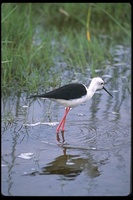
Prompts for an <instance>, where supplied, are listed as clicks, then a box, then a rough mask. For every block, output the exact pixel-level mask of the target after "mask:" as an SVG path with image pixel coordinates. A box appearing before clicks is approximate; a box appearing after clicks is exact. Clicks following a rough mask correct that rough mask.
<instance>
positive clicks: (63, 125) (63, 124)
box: [61, 107, 70, 131]
mask: <svg viewBox="0 0 133 200" xmlns="http://www.w3.org/2000/svg"><path fill="white" fill-rule="evenodd" d="M69 110H70V107H68V108H67V110H66V115H65V117H64V120H63V123H62V129H61V130H62V131H64V130H65V129H64V127H65V123H66V117H67V114H68V112H69Z"/></svg>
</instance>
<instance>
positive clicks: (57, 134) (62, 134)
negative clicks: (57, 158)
mask: <svg viewBox="0 0 133 200" xmlns="http://www.w3.org/2000/svg"><path fill="white" fill-rule="evenodd" d="M61 136H62V142H61V141H60V135H59V132H56V140H57V141H58V142H60V143H62V144H64V143H65V138H64V130H61Z"/></svg>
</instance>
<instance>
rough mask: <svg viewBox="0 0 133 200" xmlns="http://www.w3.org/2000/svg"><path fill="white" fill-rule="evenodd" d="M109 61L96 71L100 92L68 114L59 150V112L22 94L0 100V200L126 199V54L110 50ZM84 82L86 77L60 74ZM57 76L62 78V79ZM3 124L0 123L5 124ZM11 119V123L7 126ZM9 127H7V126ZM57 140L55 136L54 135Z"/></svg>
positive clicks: (122, 50) (128, 140) (51, 104)
mask: <svg viewBox="0 0 133 200" xmlns="http://www.w3.org/2000/svg"><path fill="white" fill-rule="evenodd" d="M112 54H113V55H114V60H113V61H112V62H111V63H110V62H106V63H104V65H106V70H104V72H103V70H99V69H98V70H96V73H97V76H100V77H102V78H103V79H104V80H105V82H106V88H107V89H108V90H109V91H110V93H111V94H112V95H113V96H114V98H111V97H110V96H109V95H108V94H107V93H106V92H105V91H98V92H97V93H96V94H95V95H94V96H93V98H92V99H91V100H90V101H88V102H86V103H85V104H82V105H81V106H78V107H76V108H74V109H72V110H71V111H70V112H69V114H68V117H67V121H66V127H65V128H66V130H65V133H64V137H65V144H64V145H61V144H60V143H58V142H57V141H56V134H55V131H56V127H57V124H58V123H59V121H60V119H61V118H62V116H63V114H64V108H63V107H62V106H61V105H59V104H57V103H55V102H51V101H49V100H46V101H44V100H42V99H40V100H38V99H36V100H28V99H26V96H25V94H21V95H20V96H15V97H14V96H10V97H8V98H4V97H3V98H2V140H1V142H2V173H1V175H2V179H1V180H2V194H3V195H8V196H9V195H10V196H125V195H128V194H129V193H130V183H131V181H130V174H131V171H130V170H131V160H130V158H131V113H130V110H131V86H130V82H131V81H130V69H131V66H130V65H131V63H130V60H131V58H130V49H129V48H124V47H123V46H120V45H119V46H116V49H115V50H113V52H112ZM67 74H68V77H71V80H72V81H74V80H78V81H79V80H80V82H82V83H84V84H85V83H86V82H88V77H90V71H89V70H88V69H87V70H86V76H85V77H84V76H83V74H82V73H80V72H77V73H76V74H73V72H70V71H67V70H66V69H65V70H64V72H63V75H64V76H65V77H66V76H67ZM63 75H62V76H63ZM5 119H6V120H5ZM11 119H12V120H13V122H12V123H11ZM9 122H10V123H9ZM60 138H61V135H60Z"/></svg>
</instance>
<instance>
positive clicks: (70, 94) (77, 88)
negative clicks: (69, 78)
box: [30, 83, 87, 100]
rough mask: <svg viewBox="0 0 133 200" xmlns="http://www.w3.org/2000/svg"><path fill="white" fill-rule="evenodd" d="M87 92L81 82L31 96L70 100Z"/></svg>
mask: <svg viewBox="0 0 133 200" xmlns="http://www.w3.org/2000/svg"><path fill="white" fill-rule="evenodd" d="M86 93H87V91H86V88H85V86H84V85H82V84H80V83H71V84H68V85H64V86H62V87H60V88H58V89H55V90H53V91H51V92H48V93H45V94H40V95H32V96H30V97H42V98H53V99H65V100H70V99H78V98H80V97H82V96H84V95H86Z"/></svg>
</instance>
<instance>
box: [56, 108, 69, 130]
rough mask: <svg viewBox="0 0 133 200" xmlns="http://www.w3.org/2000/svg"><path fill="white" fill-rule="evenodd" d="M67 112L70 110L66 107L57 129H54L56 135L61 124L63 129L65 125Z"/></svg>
mask: <svg viewBox="0 0 133 200" xmlns="http://www.w3.org/2000/svg"><path fill="white" fill-rule="evenodd" d="M69 110H70V108H69V107H67V108H66V110H65V114H64V116H63V118H62V120H61V121H60V123H59V125H58V127H57V129H56V133H59V130H60V127H61V125H62V124H63V127H64V125H65V120H66V116H67V114H68V112H69Z"/></svg>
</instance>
